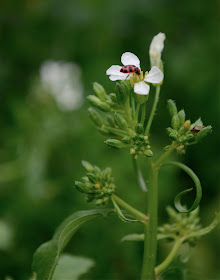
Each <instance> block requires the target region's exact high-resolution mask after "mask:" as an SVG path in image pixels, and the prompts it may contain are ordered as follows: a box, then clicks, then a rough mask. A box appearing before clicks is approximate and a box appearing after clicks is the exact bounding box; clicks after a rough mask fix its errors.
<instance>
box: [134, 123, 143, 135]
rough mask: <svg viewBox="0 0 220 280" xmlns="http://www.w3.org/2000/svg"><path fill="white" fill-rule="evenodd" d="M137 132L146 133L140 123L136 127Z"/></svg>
mask: <svg viewBox="0 0 220 280" xmlns="http://www.w3.org/2000/svg"><path fill="white" fill-rule="evenodd" d="M135 130H136V132H137V133H138V134H142V133H144V127H143V124H142V123H138V124H137V125H136V127H135Z"/></svg>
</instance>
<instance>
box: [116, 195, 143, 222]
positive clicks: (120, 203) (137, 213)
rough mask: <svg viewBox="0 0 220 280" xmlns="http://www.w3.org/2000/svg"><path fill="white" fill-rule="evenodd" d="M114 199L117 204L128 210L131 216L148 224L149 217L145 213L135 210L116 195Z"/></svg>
mask: <svg viewBox="0 0 220 280" xmlns="http://www.w3.org/2000/svg"><path fill="white" fill-rule="evenodd" d="M112 198H113V199H114V200H115V201H116V202H117V204H118V205H120V206H121V207H123V208H124V209H125V210H127V211H128V212H129V213H130V214H132V215H133V216H135V217H136V218H137V219H138V220H139V221H140V222H142V223H147V222H148V216H147V215H145V214H144V213H142V212H140V211H139V210H137V209H135V208H134V207H132V206H131V205H129V204H128V203H127V202H125V201H124V200H122V199H121V198H120V197H118V196H117V195H115V194H112Z"/></svg>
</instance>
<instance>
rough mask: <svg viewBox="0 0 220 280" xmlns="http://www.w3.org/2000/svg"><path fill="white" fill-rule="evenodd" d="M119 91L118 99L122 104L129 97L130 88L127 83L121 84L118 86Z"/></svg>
mask: <svg viewBox="0 0 220 280" xmlns="http://www.w3.org/2000/svg"><path fill="white" fill-rule="evenodd" d="M116 89H117V99H118V101H119V102H120V103H123V102H124V101H125V99H126V98H127V97H128V96H129V91H130V90H129V87H128V85H127V84H126V82H121V83H117V84H116Z"/></svg>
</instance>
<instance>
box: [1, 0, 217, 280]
mask: <svg viewBox="0 0 220 280" xmlns="http://www.w3.org/2000/svg"><path fill="white" fill-rule="evenodd" d="M218 31H219V25H218V7H217V1H216V2H215V1H213V2H212V4H211V3H210V2H209V1H201V0H194V1H191V0H186V1H175V0H167V1H162V0H154V1H150V0H137V1H131V0H121V1H118V0H117V1H116V0H112V1H103V0H80V1H76V0H65V1H58V0H48V1H44V0H26V1H25V0H23V1H22V0H20V1H18V0H14V1H1V7H0V38H1V43H0V279H5V277H6V276H7V275H11V276H12V277H13V278H14V279H18V280H25V279H28V278H29V276H30V275H31V262H32V255H33V253H34V251H35V250H36V248H37V247H38V246H39V245H40V244H41V243H43V242H45V241H47V240H48V239H50V238H51V236H52V234H53V232H54V230H55V228H56V227H57V226H58V225H59V223H60V222H61V221H62V220H63V219H64V218H65V217H66V216H67V215H69V214H71V213H73V212H74V211H77V210H83V209H91V208H94V207H95V206H94V205H93V204H87V203H86V202H85V198H84V196H83V195H82V194H81V193H78V192H77V191H76V190H75V189H74V187H73V186H74V180H77V179H79V178H80V177H81V176H82V175H83V169H82V167H81V160H82V159H85V160H88V161H90V162H91V163H93V164H97V165H99V166H100V167H103V168H104V167H106V166H111V167H112V168H113V174H114V177H115V182H116V184H117V185H118V194H119V195H121V196H123V198H124V199H125V200H128V201H130V203H131V204H132V205H136V206H137V207H139V208H141V207H142V208H144V201H143V199H142V195H143V194H142V192H141V190H140V189H139V188H138V186H137V184H136V181H135V177H134V174H133V170H132V162H131V158H130V155H129V154H128V151H115V150H111V149H109V148H108V147H106V146H105V145H104V144H103V141H104V139H105V138H104V137H103V136H101V135H99V133H98V132H97V131H96V130H95V128H94V126H93V125H92V123H91V122H90V120H89V118H88V116H87V108H88V103H87V102H86V98H85V97H86V96H87V95H89V94H91V93H92V83H93V82H94V81H97V82H99V83H101V84H103V85H104V86H105V88H106V90H107V91H108V92H109V93H110V92H112V91H113V90H114V84H113V83H112V82H111V81H109V79H108V77H107V76H106V74H105V71H106V69H107V68H108V67H109V66H111V65H112V64H119V63H120V56H121V54H122V53H123V52H125V51H131V52H133V53H135V54H137V55H138V57H139V58H140V60H141V65H142V68H144V69H145V70H148V69H149V56H148V50H149V45H150V42H151V40H152V38H153V36H154V35H156V34H157V33H159V32H164V33H165V34H166V41H165V48H164V52H163V60H164V69H165V81H164V85H163V88H162V92H161V99H160V104H159V106H158V110H157V115H156V117H155V120H154V123H153V127H152V140H151V143H152V145H153V148H154V151H155V154H156V155H159V153H161V151H162V148H163V146H165V145H167V144H168V143H169V140H168V136H167V134H166V130H165V128H166V127H168V126H169V123H170V119H169V116H168V113H167V109H166V100H167V99H169V98H172V99H174V100H176V102H177V106H178V108H179V109H181V108H184V109H185V112H186V115H187V118H188V119H191V120H196V119H198V118H199V117H200V116H201V117H202V119H203V121H204V124H205V125H208V124H211V125H212V126H213V133H212V134H211V135H210V136H209V137H207V138H206V139H205V141H204V142H203V143H201V144H199V145H196V146H191V147H190V148H189V149H188V151H187V154H186V155H185V156H174V158H178V159H179V160H181V161H183V162H184V163H186V164H188V165H189V166H190V167H191V168H192V169H193V170H194V171H195V172H196V174H197V175H198V176H199V178H200V179H201V182H202V186H203V199H202V201H201V206H200V213H201V220H202V224H203V225H207V224H209V223H210V222H211V220H212V219H213V217H214V213H215V211H216V210H217V209H218V208H219V188H218V183H219V177H218V176H219V175H218V173H219V138H218V130H219V114H218V109H219V83H218V77H219V66H218V62H219V37H218V34H219V33H218ZM151 99H153V94H151V96H150V102H151V101H152V100H151ZM190 183H191V182H190V180H188V178H186V177H185V176H184V174H182V173H181V172H180V171H179V170H176V169H172V168H171V169H169V168H166V169H165V168H164V170H162V171H161V173H160V186H159V188H160V191H159V192H160V193H159V196H160V202H159V214H160V219H159V223H163V222H164V221H166V219H167V215H166V211H165V206H166V205H167V204H171V205H173V198H174V196H175V195H176V194H177V193H178V192H179V191H180V190H182V189H183V188H187V187H188V186H189V185H190ZM141 231H142V228H141V226H140V225H136V224H135V225H133V224H132V225H130V224H124V223H122V222H121V221H119V220H118V219H117V217H111V218H109V219H106V220H103V219H97V220H96V222H95V223H92V222H90V223H88V225H85V226H84V227H83V228H82V229H80V230H79V232H78V233H77V234H76V235H75V237H74V239H73V240H72V242H71V243H70V245H69V246H68V248H67V251H68V252H71V253H73V254H75V255H79V256H87V257H90V258H92V259H94V260H95V262H96V266H95V267H94V268H93V269H92V270H91V272H90V274H89V275H87V276H84V277H83V278H82V279H105V280H110V279H111V280H116V279H117V280H118V279H123V280H133V279H138V276H137V275H139V271H140V268H141V260H142V253H143V251H142V244H141V243H121V242H120V240H121V238H122V237H123V236H124V235H126V234H128V233H133V232H138V233H141ZM218 235H219V231H218V230H215V231H213V232H212V233H211V234H210V235H208V236H205V237H203V238H202V239H201V240H200V241H199V244H198V245H197V246H196V247H195V248H194V249H193V250H192V253H191V257H190V260H189V262H188V264H187V265H184V269H185V267H187V269H188V271H190V273H191V276H187V277H188V278H184V279H219V278H218V277H220V274H219V265H218V261H219V259H218V253H219V251H220V246H219V240H218ZM166 248H167V247H166V244H165V245H162V244H161V245H160V246H159V251H158V260H160V261H161V260H162V259H163V258H164V256H165V255H166V252H167V251H166ZM190 273H189V274H190ZM171 274H172V273H171ZM171 274H170V275H171ZM189 274H187V275H189ZM176 275H177V274H176ZM169 277H170V279H171V278H172V276H168V279H169ZM175 277H177V276H175ZM175 277H174V279H177V278H175ZM178 277H179V279H180V276H178ZM172 279H173V278H172Z"/></svg>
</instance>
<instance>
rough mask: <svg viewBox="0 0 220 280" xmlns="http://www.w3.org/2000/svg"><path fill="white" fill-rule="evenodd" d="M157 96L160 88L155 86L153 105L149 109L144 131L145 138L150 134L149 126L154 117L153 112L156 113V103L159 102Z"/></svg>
mask: <svg viewBox="0 0 220 280" xmlns="http://www.w3.org/2000/svg"><path fill="white" fill-rule="evenodd" d="M159 96H160V86H156V93H155V98H154V104H153V107H152V109H151V113H150V117H149V120H148V123H147V127H146V130H145V135H147V136H148V135H149V133H150V128H151V125H152V122H153V119H154V115H155V112H156V109H157V103H158V101H159Z"/></svg>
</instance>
